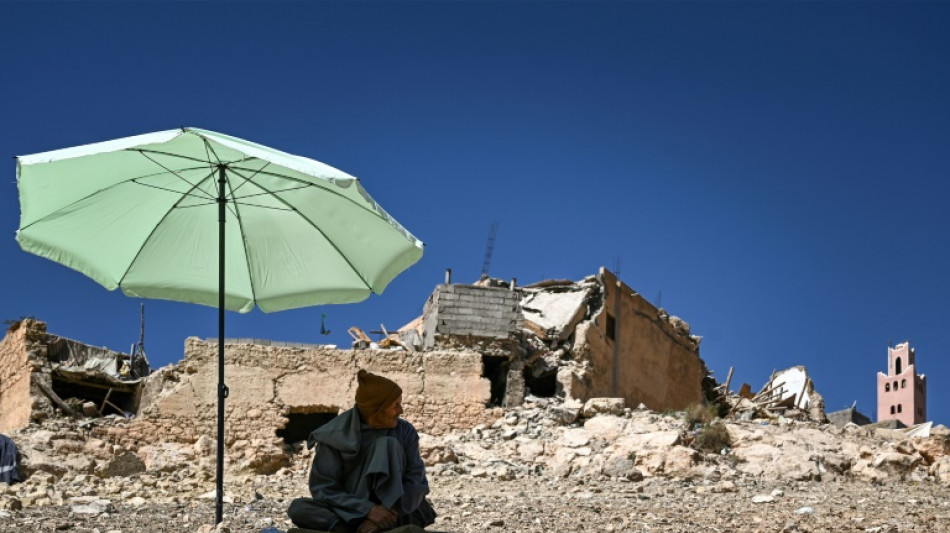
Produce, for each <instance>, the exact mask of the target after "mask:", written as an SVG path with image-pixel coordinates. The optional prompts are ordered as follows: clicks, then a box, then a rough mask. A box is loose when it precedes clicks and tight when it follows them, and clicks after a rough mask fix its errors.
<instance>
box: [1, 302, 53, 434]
mask: <svg viewBox="0 0 950 533" xmlns="http://www.w3.org/2000/svg"><path fill="white" fill-rule="evenodd" d="M38 325H42V328H41V330H38V329H37V326H38ZM40 333H42V334H43V335H45V333H46V324H44V323H42V322H37V321H34V320H30V319H27V320H24V321H22V322H15V323H13V324H12V325H11V326H10V329H9V330H7V334H6V336H5V337H4V338H3V341H0V433H9V432H10V431H13V430H15V429H20V428H24V427H26V426H28V425H29V424H30V414H31V412H32V405H33V399H32V397H31V396H30V372H31V370H32V367H33V365H32V363H31V362H30V357H29V354H30V351H31V350H32V349H33V347H34V346H35V345H36V343H37V339H35V338H34V337H36V335H39V334H40Z"/></svg>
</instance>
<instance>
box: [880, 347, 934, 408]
mask: <svg viewBox="0 0 950 533" xmlns="http://www.w3.org/2000/svg"><path fill="white" fill-rule="evenodd" d="M915 359H916V353H915V350H914V349H913V348H911V347H910V342H909V341H907V342H903V343H901V344H898V345H897V346H894V347H893V348H892V347H890V346H888V348H887V374H886V375H885V374H884V373H882V372H878V373H877V421H878V422H881V421H884V420H900V421H901V422H903V423H904V425H906V426H913V425H914V424H921V423H923V422H925V421H926V420H927V376H925V375H923V374H918V373H917V366H916V364H915V362H916V361H915Z"/></svg>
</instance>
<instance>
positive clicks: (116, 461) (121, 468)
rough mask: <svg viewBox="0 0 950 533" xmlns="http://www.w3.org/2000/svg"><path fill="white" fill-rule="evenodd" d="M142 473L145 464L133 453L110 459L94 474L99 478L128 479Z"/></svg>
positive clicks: (99, 466) (98, 467) (97, 467)
mask: <svg viewBox="0 0 950 533" xmlns="http://www.w3.org/2000/svg"><path fill="white" fill-rule="evenodd" d="M142 472H145V462H144V461H142V458H141V457H139V456H138V455H136V454H135V453H133V452H125V453H123V454H121V455H117V456H115V457H112V458H111V459H109V460H107V461H104V462H102V463H99V464H98V465H96V468H95V474H96V475H97V476H100V477H128V476H131V475H134V474H140V473H142Z"/></svg>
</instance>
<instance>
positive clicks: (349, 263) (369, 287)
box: [235, 172, 375, 292]
mask: <svg viewBox="0 0 950 533" xmlns="http://www.w3.org/2000/svg"><path fill="white" fill-rule="evenodd" d="M236 174H237V175H239V176H240V175H241V173H240V172H236ZM242 177H243V176H242ZM254 185H256V186H258V187H260V188H261V189H262V190H264V191H265V192H266V193H268V194H271V195H272V196H273V197H274V198H275V199H276V200H277V201H279V202H280V203H282V204H284V205H286V206H287V207H288V208H290V210H292V211H294V212H296V213H297V214H298V215H300V218H302V219H304V220H306V221H307V223H308V224H310V226H311V227H313V229H315V230H317V231H318V232H319V233H320V235H323V238H324V239H326V241H327V243H328V244H329V245H330V246H332V247H333V249H334V250H336V252H337V253H338V254H340V257H342V258H343V260H344V261H346V264H347V265H349V266H350V269H351V270H352V271H353V272H354V273H355V274H356V275H357V277H359V278H360V281H362V282H363V284H364V285H366V288H367V289H369V290H370V292H375V291H374V290H373V286H372V285H371V284H370V283H369V282H368V281H366V278H364V277H363V274H362V273H360V271H359V270H358V269H357V268H356V267H355V266H354V265H353V262H352V261H350V259H349V258H348V257H346V254H344V253H343V250H340V248H339V247H338V246H337V245H336V243H335V242H333V240H332V239H330V237H328V236H327V234H326V233H324V232H323V230H322V229H320V227H319V226H317V225H316V224H315V223H314V222H313V221H312V220H310V219H309V218H307V217H306V216H304V214H303V213H301V212H300V210H298V209H297V208H296V207H294V206H293V205H292V204H290V202H288V201H286V200H284V199H283V198H281V197H280V196H278V195H277V194H276V192H273V191H270V190H268V189H267V188H266V187H264V186H263V185H261V184H259V183H254ZM331 192H332V191H331ZM341 196H342V195H341ZM343 198H345V199H346V200H349V198H346V197H345V196H343ZM350 201H352V200H350ZM354 203H355V202H354ZM357 205H359V204H357ZM236 207H237V206H235V208H236ZM240 220H241V219H240V217H239V218H238V222H240ZM246 249H247V247H246V246H245V250H246ZM248 264H250V261H249V262H248ZM253 290H254V287H253V286H252V287H251V291H252V292H253Z"/></svg>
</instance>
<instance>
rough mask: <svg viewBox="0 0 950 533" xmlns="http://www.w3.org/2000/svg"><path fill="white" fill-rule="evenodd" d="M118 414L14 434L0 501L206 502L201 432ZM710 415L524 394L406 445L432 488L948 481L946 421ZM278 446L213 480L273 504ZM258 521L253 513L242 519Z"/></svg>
mask: <svg viewBox="0 0 950 533" xmlns="http://www.w3.org/2000/svg"><path fill="white" fill-rule="evenodd" d="M129 424H131V422H130V421H129V420H126V419H125V418H123V417H117V416H108V417H102V418H97V419H89V418H87V419H73V418H65V417H60V418H50V419H46V420H43V421H40V422H39V423H36V424H33V425H31V426H29V427H28V428H25V429H23V430H19V431H16V432H14V433H13V434H12V438H13V439H14V440H15V441H16V442H17V444H18V446H19V448H20V451H21V454H22V461H21V464H20V469H21V472H22V474H23V475H22V477H23V478H24V479H25V481H24V482H23V483H19V484H14V485H9V486H8V485H6V484H0V511H2V512H3V513H5V514H6V515H8V516H20V515H19V514H18V513H29V510H30V509H39V508H45V507H51V508H54V507H59V508H64V509H65V508H69V509H70V510H71V512H72V515H71V516H83V513H88V514H89V515H90V516H97V515H100V514H106V515H108V514H109V513H110V512H112V513H114V512H116V511H115V509H117V508H118V509H124V510H125V511H120V512H124V513H131V512H133V511H134V510H135V509H137V508H139V507H142V506H145V505H158V506H179V507H180V508H184V509H185V510H187V509H189V508H191V507H195V506H198V507H200V506H202V505H205V504H207V502H208V501H210V500H208V498H210V497H211V496H213V456H214V450H213V446H212V444H213V443H212V442H210V441H207V439H199V441H198V442H196V443H195V444H194V445H191V446H184V445H182V444H180V443H176V442H162V441H161V440H155V441H154V442H153V443H151V444H150V445H148V446H141V447H138V448H135V447H129V448H126V447H124V446H122V445H119V444H116V443H115V442H112V441H110V440H108V437H107V436H108V435H112V434H116V433H118V432H121V431H122V430H123V429H124V428H127V427H128V426H129ZM712 424H722V425H723V426H724V427H725V428H726V430H727V432H728V437H729V445H728V446H723V447H722V448H721V449H719V450H716V451H708V450H701V449H697V447H696V446H694V443H695V436H696V433H697V430H698V428H697V424H695V423H691V422H690V421H689V417H688V415H687V413H684V412H678V413H657V412H654V411H651V410H649V409H646V408H643V407H642V406H641V407H639V408H630V407H627V406H626V405H625V404H624V402H623V400H622V399H618V398H597V399H591V400H589V401H588V402H586V403H584V404H579V403H576V402H569V401H568V402H564V401H559V400H557V399H551V398H539V397H532V396H529V397H527V398H526V401H525V402H524V404H523V405H522V406H520V407H516V408H510V409H506V410H504V411H503V413H502V415H501V416H500V417H499V418H498V419H497V420H496V421H495V422H493V423H491V424H484V425H480V426H478V427H476V428H474V429H471V430H468V431H458V432H452V433H448V434H445V435H440V436H434V435H429V434H422V435H421V440H420V448H421V451H422V454H423V458H424V460H425V462H426V465H427V468H428V472H429V475H430V478H431V479H432V481H433V484H434V485H436V486H437V485H439V484H446V485H449V486H454V485H453V484H454V483H461V485H460V486H463V487H464V486H465V485H466V484H467V483H475V482H478V483H482V482H484V483H500V484H504V483H507V482H515V483H531V484H536V483H562V484H564V486H574V487H577V486H583V487H588V489H590V490H597V489H596V487H598V486H613V485H616V484H617V483H628V484H633V485H631V486H637V485H638V484H639V485H642V486H654V485H651V484H655V483H667V482H687V483H690V484H691V486H693V487H694V488H693V489H692V490H693V491H695V492H698V493H704V492H706V493H712V492H715V493H728V492H734V491H736V490H738V489H737V487H747V486H757V485H759V484H767V483H789V482H819V483H835V484H838V483H849V484H854V483H857V484H859V485H860V484H862V483H874V484H877V483H888V484H892V483H901V482H911V483H917V484H925V485H930V486H934V487H939V486H943V487H950V431H948V430H947V428H945V427H943V426H937V427H935V428H932V430H931V431H930V436H929V437H927V438H920V437H908V436H907V434H906V433H905V432H902V431H894V430H886V429H867V428H863V427H859V426H856V425H854V424H851V425H849V426H847V427H845V428H844V429H841V428H837V427H835V426H834V425H831V424H827V423H819V422H815V421H802V420H795V419H792V418H785V417H782V416H779V417H778V418H775V419H773V418H752V419H749V420H737V419H734V418H730V419H726V420H715V421H713V422H711V423H710V424H706V425H712ZM93 426H95V427H93ZM699 429H701V428H699ZM104 430H108V431H104ZM286 451H287V452H288V453H289V454H290V457H291V459H290V461H289V463H288V464H287V465H286V466H284V467H282V468H280V469H278V470H277V471H276V472H275V473H273V474H270V475H258V474H253V473H246V474H243V475H237V476H231V477H229V478H227V486H226V495H227V499H228V502H229V503H231V504H233V505H237V506H242V505H243V506H244V507H248V506H252V505H253V504H254V503H255V502H262V501H269V502H273V505H274V506H275V507H280V505H285V504H286V503H287V502H289V500H290V499H291V498H293V497H296V496H299V495H301V494H305V493H306V478H307V473H308V469H309V464H310V461H311V459H312V453H313V452H312V450H307V449H306V447H305V446H303V443H296V444H293V445H289V446H288V449H287V450H286ZM465 480H469V481H467V482H466V481H465ZM644 484H646V485H644ZM664 486H666V485H664ZM262 520H263V519H262ZM271 520H272V521H273V520H282V517H281V516H276V517H272V518H271ZM261 524H264V522H263V521H260V520H258V521H256V522H254V524H253V527H264V526H263V525H261Z"/></svg>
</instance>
